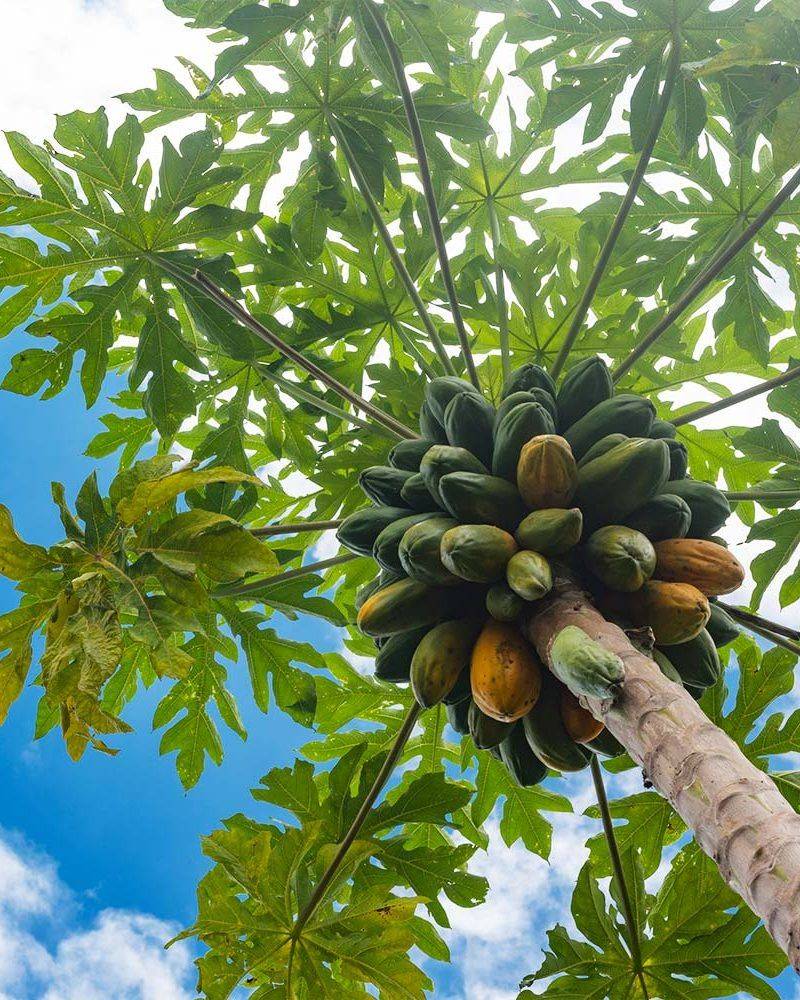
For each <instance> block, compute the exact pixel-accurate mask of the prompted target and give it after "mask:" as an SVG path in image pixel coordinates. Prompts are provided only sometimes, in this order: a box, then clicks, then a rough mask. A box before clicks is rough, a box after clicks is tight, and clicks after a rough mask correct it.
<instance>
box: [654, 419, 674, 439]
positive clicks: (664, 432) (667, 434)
mask: <svg viewBox="0 0 800 1000" xmlns="http://www.w3.org/2000/svg"><path fill="white" fill-rule="evenodd" d="M677 433H678V428H677V427H676V426H675V424H671V423H670V422H669V420H660V419H659V418H656V419H655V420H654V421H653V426H652V427H651V428H650V437H651V438H674V437H675V436H676V435H677Z"/></svg>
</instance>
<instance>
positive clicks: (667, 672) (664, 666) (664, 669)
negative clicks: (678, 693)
mask: <svg viewBox="0 0 800 1000" xmlns="http://www.w3.org/2000/svg"><path fill="white" fill-rule="evenodd" d="M652 655H653V659H654V660H655V661H656V663H657V664H658V667H659V669H660V670H661V673H662V674H663V675H664V676H665V677H668V678H669V679H670V680H671V681H674V682H675V683H676V684H680V686H681V687H683V679H682V678H681V675H680V674H679V673H678V671H677V670H676V669H675V667H673V665H672V663H671V662H670V659H669V657H668V656H666V655H665V654H664V653H663V652H662V651H661V650H660V649H654V650H652Z"/></svg>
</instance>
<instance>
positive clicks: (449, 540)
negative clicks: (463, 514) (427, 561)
mask: <svg viewBox="0 0 800 1000" xmlns="http://www.w3.org/2000/svg"><path fill="white" fill-rule="evenodd" d="M516 551H517V543H516V542H515V541H514V538H513V536H512V535H510V534H509V533H508V532H507V531H503V529H502V528H496V527H495V526H494V525H493V524H459V525H457V526H456V527H454V528H449V529H448V530H447V531H445V532H444V534H443V535H442V540H441V546H440V552H441V559H442V564H443V566H444V567H445V568H446V569H447V570H449V571H450V573H452V574H453V575H454V576H457V577H460V578H461V579H462V580H470V581H471V582H473V583H492V581H494V580H499V579H500V578H501V577H502V576H503V574H504V573H505V571H506V566H507V564H508V560H509V559H510V558H511V557H512V556H513V555H514V553H515V552H516Z"/></svg>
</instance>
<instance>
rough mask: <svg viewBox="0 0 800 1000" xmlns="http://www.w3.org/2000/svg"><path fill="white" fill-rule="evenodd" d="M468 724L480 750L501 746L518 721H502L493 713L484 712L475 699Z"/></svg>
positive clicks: (470, 708) (474, 741)
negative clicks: (493, 715) (494, 717)
mask: <svg viewBox="0 0 800 1000" xmlns="http://www.w3.org/2000/svg"><path fill="white" fill-rule="evenodd" d="M467 725H468V726H469V734H470V736H471V737H472V742H473V743H474V744H475V746H476V747H477V748H478V749H479V750H489V749H490V748H491V747H499V746H500V744H501V743H502V742H503V740H504V739H505V738H506V737H507V736H508V735H509V733H510V732H511V730H512V729H513V728H514V726H515V725H516V722H501V721H500V720H499V719H493V718H492V717H491V715H487V714H486V713H485V712H482V711H481V710H480V709H479V708H478V706H477V705H476V704H475V702H474V701H473V702H472V703H471V704H470V706H469V716H468V717H467Z"/></svg>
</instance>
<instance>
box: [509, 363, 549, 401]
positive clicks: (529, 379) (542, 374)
mask: <svg viewBox="0 0 800 1000" xmlns="http://www.w3.org/2000/svg"><path fill="white" fill-rule="evenodd" d="M531 389H544V391H545V392H547V393H549V394H550V395H551V396H552V397H553V399H555V397H556V384H555V382H554V381H553V380H552V378H550V376H549V375H548V374H547V372H546V371H545V370H544V368H542V366H541V365H534V364H524V365H520V367H519V368H516V369H514V371H513V372H512V373H511V374H510V375H509V377H508V378H507V379H506V382H505V384H504V385H503V399H505V398H506V397H507V396H510V395H511V394H512V392H529V391H530V390H531Z"/></svg>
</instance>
